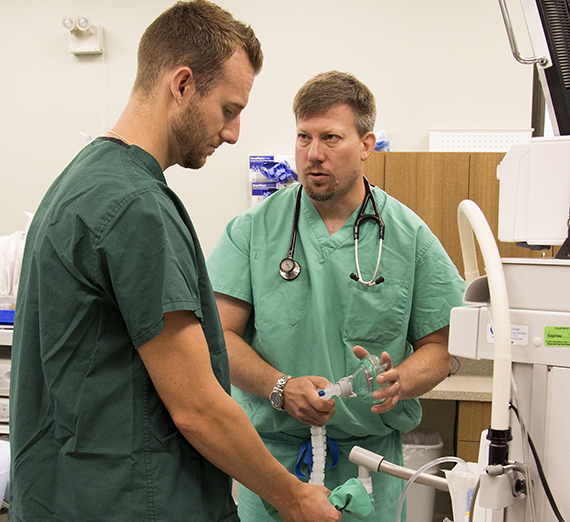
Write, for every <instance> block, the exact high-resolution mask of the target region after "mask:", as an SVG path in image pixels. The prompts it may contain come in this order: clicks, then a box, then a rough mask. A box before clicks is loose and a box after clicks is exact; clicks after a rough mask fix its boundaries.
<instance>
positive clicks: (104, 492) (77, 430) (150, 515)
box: [10, 139, 238, 522]
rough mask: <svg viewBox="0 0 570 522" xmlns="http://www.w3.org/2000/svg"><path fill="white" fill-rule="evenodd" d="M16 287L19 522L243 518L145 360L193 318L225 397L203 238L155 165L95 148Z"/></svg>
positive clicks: (51, 214)
mask: <svg viewBox="0 0 570 522" xmlns="http://www.w3.org/2000/svg"><path fill="white" fill-rule="evenodd" d="M19 288H20V291H19V294H18V298H17V309H16V318H15V328H14V342H13V350H12V374H11V386H12V387H11V393H10V429H11V450H12V465H11V487H10V495H11V498H10V519H11V520H13V521H15V522H29V521H32V520H33V521H42V522H56V521H57V522H71V521H73V522H77V521H81V522H101V521H103V520H104V521H106V522H129V521H132V522H147V521H148V522H154V521H156V522H159V521H160V522H176V521H180V522H182V521H188V520H196V521H198V520H199V521H204V522H211V521H222V520H223V521H224V522H225V521H237V520H238V517H237V513H236V508H235V503H234V502H233V500H232V497H231V482H230V478H229V477H228V476H227V475H225V474H224V473H222V472H221V471H220V470H219V469H217V468H215V467H214V466H213V465H212V464H210V463H209V462H208V461H207V460H206V459H204V458H203V457H202V456H201V455H200V454H199V453H198V452H197V451H196V450H195V449H194V448H193V447H192V446H191V445H190V444H189V443H188V442H187V441H186V440H185V439H184V437H183V436H182V435H181V433H180V432H179V431H178V429H177V428H176V426H175V425H174V423H173V422H172V420H171V418H170V416H169V414H168V412H167V410H166V408H165V406H164V405H163V403H162V402H161V400H160V398H159V397H158V394H157V393H156V390H155V389H154V387H153V385H152V382H151V380H150V378H149V375H148V373H147V371H146V369H145V367H144V365H143V363H142V361H141V359H140V356H139V355H138V353H137V348H139V347H140V346H141V345H143V344H144V343H146V342H147V341H149V340H151V339H152V338H154V337H155V336H156V335H157V334H158V333H159V332H160V331H161V330H162V328H163V314H164V313H165V312H169V311H175V310H192V311H194V312H195V313H196V315H197V316H198V317H199V318H200V320H201V323H202V327H203V330H204V333H205V336H206V339H207V341H208V345H209V348H210V356H211V362H212V367H213V369H214V372H215V374H216V376H217V378H218V380H219V381H220V383H221V384H222V386H223V387H224V388H225V389H226V390H228V392H229V372H228V361H227V354H226V350H225V343H224V340H223V333H222V330H221V327H220V322H219V317H218V313H217V309H216V306H215V300H214V295H213V292H212V289H211V285H210V282H209V279H208V276H207V273H206V269H205V261H204V258H203V255H202V252H201V249H200V246H199V242H198V239H197V237H196V234H195V231H194V228H193V226H192V223H191V222H190V218H189V216H188V214H187V212H186V211H185V209H184V206H183V205H182V203H181V202H180V200H179V199H178V198H177V197H176V195H175V194H174V193H173V192H172V191H171V190H170V189H169V188H168V186H167V185H166V181H165V179H164V176H163V173H162V170H161V168H160V166H159V164H158V163H157V162H156V161H155V159H154V158H153V157H152V156H150V155H149V154H148V153H147V152H145V151H144V150H142V149H140V148H138V147H136V146H125V145H124V144H120V143H119V142H114V141H112V140H102V139H99V140H95V141H94V142H92V143H90V144H89V145H88V146H86V147H85V148H84V149H83V150H82V151H81V152H80V153H79V154H78V156H77V157H76V158H75V159H74V160H73V162H72V163H71V164H70V165H69V166H68V167H67V169H66V170H65V171H64V172H63V173H62V174H61V175H60V176H59V177H58V178H57V179H56V180H55V182H54V183H53V185H52V186H51V188H50V189H49V191H48V192H47V194H46V196H45V197H44V199H43V201H42V203H41V204H40V206H39V208H38V210H37V212H36V214H35V217H34V219H33V223H32V225H31V227H30V230H29V234H28V237H27V240H26V247H25V254H24V260H23V266H22V277H21V280H20V287H19Z"/></svg>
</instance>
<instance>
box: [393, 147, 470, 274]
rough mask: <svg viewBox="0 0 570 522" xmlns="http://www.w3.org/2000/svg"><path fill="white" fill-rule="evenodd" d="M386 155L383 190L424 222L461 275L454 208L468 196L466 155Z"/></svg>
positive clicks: (411, 153)
mask: <svg viewBox="0 0 570 522" xmlns="http://www.w3.org/2000/svg"><path fill="white" fill-rule="evenodd" d="M385 154H386V161H385V185H384V190H385V191H386V192H387V193H388V194H390V195H391V196H393V197H395V198H396V199H397V200H398V201H400V202H402V203H403V204H404V205H406V206H407V207H409V208H411V209H412V210H413V211H414V212H415V213H416V214H418V215H419V216H420V217H421V218H422V219H423V220H424V221H425V222H426V224H427V225H428V226H429V227H430V229H431V230H432V232H433V233H434V234H435V235H436V236H437V237H438V238H439V240H440V241H441V243H442V245H443V247H444V248H445V250H446V251H447V253H448V254H449V257H451V259H452V261H453V262H454V263H455V265H456V266H457V267H458V268H459V271H460V273H462V274H463V260H462V257H461V247H460V244H459V231H458V228H457V207H458V205H459V203H460V202H461V201H462V200H464V199H466V198H467V197H468V193H469V192H468V191H469V154H466V153H462V152H460V153H455V152H402V153H399V152H388V153H385Z"/></svg>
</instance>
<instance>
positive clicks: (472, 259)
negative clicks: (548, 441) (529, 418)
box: [457, 199, 511, 430]
mask: <svg viewBox="0 0 570 522" xmlns="http://www.w3.org/2000/svg"><path fill="white" fill-rule="evenodd" d="M457 220H458V225H459V238H460V240H461V251H462V254H463V262H464V264H465V279H466V281H467V284H469V283H470V282H471V281H472V280H473V279H475V278H476V277H477V276H478V275H479V269H478V267H477V255H476V251H475V241H474V238H473V234H475V236H476V237H477V241H478V242H479V246H480V248H481V254H482V255H483V260H484V261H485V270H486V271H487V281H488V285H489V294H490V296H491V303H492V306H493V322H494V329H493V330H494V336H495V353H494V363H493V402H492V412H491V428H493V429H495V430H507V429H509V403H510V400H511V387H510V383H511V321H510V315H509V302H508V297H507V285H506V283H505V275H504V273H503V264H502V262H501V257H500V255H499V249H498V248H497V242H496V241H495V238H494V237H493V232H492V231H491V229H490V227H489V224H488V223H487V220H486V219H485V216H484V215H483V212H481V209H480V208H479V207H478V206H477V204H476V203H474V202H473V201H471V200H468V199H466V200H464V201H462V202H461V203H460V204H459V207H458V209H457Z"/></svg>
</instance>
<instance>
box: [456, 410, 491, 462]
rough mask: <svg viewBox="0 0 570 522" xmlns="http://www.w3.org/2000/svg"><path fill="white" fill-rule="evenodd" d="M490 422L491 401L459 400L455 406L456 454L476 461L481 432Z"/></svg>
mask: <svg viewBox="0 0 570 522" xmlns="http://www.w3.org/2000/svg"><path fill="white" fill-rule="evenodd" d="M490 424H491V403H490V402H474V401H473V402H472V401H461V402H459V405H458V408H457V456H458V457H460V458H462V459H463V460H465V461H466V462H477V461H478V458H479V443H480V440H481V432H482V431H483V430H486V429H487V428H488V427H489V426H490Z"/></svg>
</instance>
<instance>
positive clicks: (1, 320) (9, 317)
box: [0, 310, 14, 324]
mask: <svg viewBox="0 0 570 522" xmlns="http://www.w3.org/2000/svg"><path fill="white" fill-rule="evenodd" d="M0 324H14V310H0Z"/></svg>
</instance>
